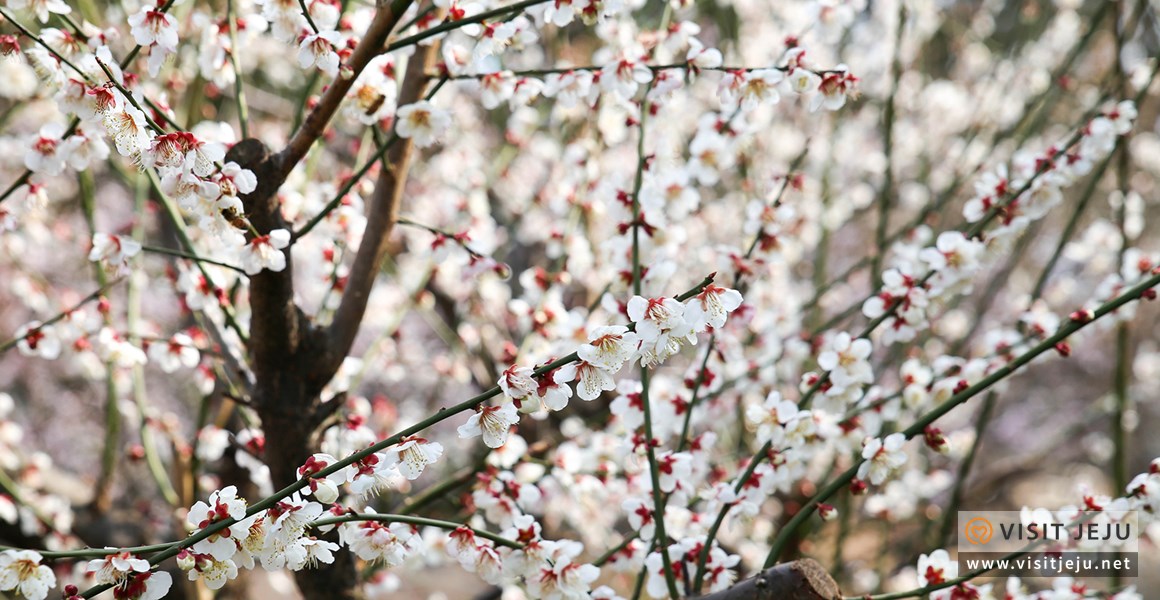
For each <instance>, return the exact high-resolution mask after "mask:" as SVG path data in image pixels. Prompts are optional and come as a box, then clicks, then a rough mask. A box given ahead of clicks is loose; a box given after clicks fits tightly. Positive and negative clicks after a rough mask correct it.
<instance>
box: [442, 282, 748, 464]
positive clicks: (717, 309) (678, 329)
mask: <svg viewBox="0 0 1160 600" xmlns="http://www.w3.org/2000/svg"><path fill="white" fill-rule="evenodd" d="M741 301H742V298H741V293H740V292H738V291H737V290H733V289H728V288H724V287H721V286H717V285H714V284H712V283H709V284H708V285H706V286H705V287H704V289H703V290H701V291H700V292H699V293H697V294H695V295H693V296H692V297H690V298H689V299H688V300H686V301H685V302H684V303H681V302H679V301H678V300H676V299H675V298H644V297H642V296H633V297H632V298H631V299H629V301H628V303H627V305H626V306H627V308H626V310H627V313H628V317H629V318H630V319H632V326H631V328H630V327H626V326H623V325H610V326H601V327H595V328H593V329H592V331H591V332H590V333H589V336H588V343H586V344H584V345H582V346H580V348H579V349H578V350H577V351H576V359H575V360H572V361H568V362H567V364H564V365H560V366H557V367H555V368H552V369H551V370H550V371H547V372H545V373H542V374H540V375H539V376H538V377H537V376H536V372H535V371H533V370H532V369H531V368H529V367H520V366H517V365H512V366H510V367H508V368H507V369H506V370H504V372H503V376H502V377H500V379H499V381H498V382H497V385H498V386H499V389H500V390H502V391H503V395H504V400H505V402H504V403H503V404H501V405H499V406H484V407H480V408H479V409H478V410H477V411H476V413H475V414H474V415H472V416H471V417H470V418H469V419H468V420H467V422H466V423H464V424H463V425H462V426H461V427H460V428H459V435H460V437H465V438H466V437H474V436H478V435H482V436H483V440H484V443H485V444H486V445H487V446H488V447H490V448H499V447H500V446H503V445H504V443H505V442H506V441H507V436H508V433H509V432H510V430H511V428H512V426H513V425H515V424H516V423H518V421H519V413H520V412H523V413H537V412H541V411H547V412H555V411H561V410H563V409H564V408H566V407H567V406H568V400H569V399H570V398H571V397H572V394H573V392H572V388H571V385H570V384H571V383H572V382H575V383H576V392H575V393H576V396H578V397H579V398H580V399H581V400H584V401H587V402H591V401H593V400H595V399H597V398H599V397H600V395H601V394H603V393H604V392H608V391H613V390H615V389H617V383H616V379H615V375H616V374H617V373H618V372H619V371H620V369H621V367H623V366H624V365H625V364H626V363H629V362H635V361H637V360H639V361H640V364H641V366H642V367H652V366H657V365H659V364H661V363H663V362H664V361H665V360H667V359H669V358H670V357H672V356H673V355H675V354H677V353H678V352H680V351H681V348H682V347H684V346H685V345H695V344H696V343H697V334H698V333H701V332H704V331H707V330H710V329H715V328H720V327H722V326H724V325H725V320H726V318H727V317H728V315H729V313H731V312H733V311H735V310H737V308H738V307H739V306H741Z"/></svg>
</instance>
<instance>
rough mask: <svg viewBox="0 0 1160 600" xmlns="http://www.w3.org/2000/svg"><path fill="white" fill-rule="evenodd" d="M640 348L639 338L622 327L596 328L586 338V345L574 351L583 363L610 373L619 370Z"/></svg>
mask: <svg viewBox="0 0 1160 600" xmlns="http://www.w3.org/2000/svg"><path fill="white" fill-rule="evenodd" d="M639 347H640V336H639V335H637V334H636V333H635V332H632V331H629V330H628V328H627V327H624V326H622V325H609V326H604V327H597V328H595V329H593V330H592V332H591V334H589V336H588V343H587V344H583V345H581V346H580V348H578V349H577V350H576V354H577V355H578V356H579V357H580V359H581V360H583V361H584V362H586V363H588V364H590V365H594V366H597V367H600V368H602V369H607V370H609V371H612V372H616V371H619V370H620V367H621V366H623V365H624V363H626V362H628V361H629V360H630V359H632V356H633V355H634V354H636V351H637V348H639Z"/></svg>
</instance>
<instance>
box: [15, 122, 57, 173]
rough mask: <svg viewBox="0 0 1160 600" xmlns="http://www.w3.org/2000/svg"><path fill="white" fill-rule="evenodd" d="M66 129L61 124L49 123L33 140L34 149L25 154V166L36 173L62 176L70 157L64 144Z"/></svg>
mask: <svg viewBox="0 0 1160 600" xmlns="http://www.w3.org/2000/svg"><path fill="white" fill-rule="evenodd" d="M63 136H64V127H63V126H62V125H61V124H60V123H49V124H47V125H45V126H44V127H41V128H40V132H39V133H38V134H37V135H36V137H35V138H33V140H32V147H31V148H29V149H28V152H25V153H24V166H25V167H27V168H28V170H29V171H32V172H34V173H43V174H45V175H60V173H61V171H63V170H64V166H65V163H66V159H67V157H68V154H67V147H66V146H65V144H64V143H62V141H63V140H62V137H63Z"/></svg>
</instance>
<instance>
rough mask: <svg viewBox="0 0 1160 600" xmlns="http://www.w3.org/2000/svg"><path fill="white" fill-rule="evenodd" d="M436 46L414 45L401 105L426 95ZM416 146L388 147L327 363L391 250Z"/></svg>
mask: <svg viewBox="0 0 1160 600" xmlns="http://www.w3.org/2000/svg"><path fill="white" fill-rule="evenodd" d="M436 47H437V44H431V45H428V46H420V47H419V48H416V49H415V54H414V55H413V56H411V59H410V61H409V63H408V64H407V73H406V75H405V76H404V78H403V86H402V90H401V91H400V92H399V106H404V105H407V104H412V103H414V102H418V101H419V100H420V99H422V97H423V88H424V87H425V84H426V83H427V75H426V73H427V71H428V70H429V69H430V68H431V66H432V64H433V62H434V58H435V49H436ZM413 149H414V145H413V144H412V143H411V140H404V139H400V140H399V141H398V142H396V143H395V144H394V145H393V146H392V147H391V150H390V152H388V153H387V156H386V166H385V167H384V168H383V170H382V171H380V172H379V178H378V181H376V182H375V191H374V194H372V196H371V199H370V207H369V208H368V211H369V212H368V215H367V226H366V230H365V232H364V233H363V239H362V244H361V245H360V246H359V248H358V254H356V255H355V258H354V264H353V265H352V266H351V269H350V275H349V276H348V278H347V284H346V289H345V291H344V292H343V294H342V302H341V304H339V306H338V310H337V311H335V313H334V321H333V322H332V323H331V325H330V330H329V332H328V338H329V340H328V348H327V350H328V351H327V362H328V366H327V368H331V367H333V368H334V369H337V368H338V366H339V365H341V364H342V360H343V359H344V358H345V357H346V355H347V353H348V352H350V347H351V345H352V344H353V343H354V338H355V336H356V335H357V334H358V330H359V325H360V324H361V323H362V319H363V315H364V314H365V313H366V308H367V301H368V300H369V299H370V294H371V289H372V288H373V287H374V283H375V278H376V276H377V275H378V273H379V269H380V268H381V266H382V264H383V259H384V258H385V257H386V254H387V241H388V238H389V237H390V234H391V230H392V229H393V228H394V225H395V222H396V221H397V220H398V219H399V205H400V203H401V202H402V199H403V187H404V186H405V185H406V182H407V171H408V169H409V168H410V165H411V154H412V151H413Z"/></svg>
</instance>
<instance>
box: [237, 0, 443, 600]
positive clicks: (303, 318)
mask: <svg viewBox="0 0 1160 600" xmlns="http://www.w3.org/2000/svg"><path fill="white" fill-rule="evenodd" d="M409 4H410V0H395V1H394V2H392V3H390V5H387V6H382V5H380V9H379V11H378V13H377V14H376V16H375V19H374V21H373V22H372V23H371V25H370V26H369V28H368V29H367V33H366V35H365V36H364V37H363V39H362V41H361V42H360V43H359V45H358V47H357V48H356V49H355V51H354V52H353V54H352V55H351V57H350V59H348V61H347V62H346V64H345V67H347V68H349V69H350V71H351V72H352V73H353V75H352V76H350V77H347V78H344V77H339V78H337V79H336V80H335V81H334V82H332V83H331V84H330V86H329V87H328V88H327V90H326V91H325V92H324V94H323V96H322V98H321V99H320V101H319V103H318V104H317V105H316V107H315V108H314V109H313V110H312V111H311V113H310V114H309V115H308V116H307V118H306V119H305V121H304V122H303V124H302V126H301V128H299V130H298V131H296V132H295V133H294V135H293V136H292V137H291V139H290V142H289V143H288V144H287V146H286V147H285V148H284V149H283V150H282V151H281V152H279V153H272V152H270V150H269V149H268V148H267V147H266V146H265V145H264V144H262V142H260V141H258V140H255V139H247V140H243V141H242V142H240V143H238V144H236V145H235V146H234V147H233V148H231V149H230V151H229V153H228V154H227V156H226V159H227V160H230V161H235V162H237V163H238V164H239V165H241V166H242V167H245V168H247V169H250V170H252V171H253V172H254V174H255V175H256V176H257V180H258V187H257V189H255V190H254V191H253V192H252V193H250V194H247V195H245V196H243V198H242V200H243V204H244V207H245V211H246V217H247V218H248V219H249V221H250V224H251V225H252V226H253V227H254V230H256V231H257V234H258V235H267V234H268V233H269V232H270V231H273V230H275V229H289V227H288V224H287V223H286V222H285V220H284V219H283V217H282V212H281V203H280V202H279V200H278V190H279V189H280V188H281V187H282V184H283V183H284V182H285V181H286V177H287V176H288V175H289V174H290V172H291V171H292V170H293V169H294V167H295V166H296V165H297V164H298V162H300V161H301V160H302V158H303V157H304V156H305V155H306V153H307V152H308V151H309V149H310V147H311V146H312V145H313V144H314V143H315V142H316V141H317V140H318V139H319V138H320V137H321V136H322V134H323V132H324V131H325V129H326V126H327V124H328V123H329V122H330V119H331V118H332V117H333V116H334V114H335V112H336V111H337V110H338V107H339V105H340V104H341V103H342V100H343V98H344V97H345V95H346V92H347V90H349V88H350V86H351V85H352V84H353V82H354V80H355V79H356V78H357V77H358V74H359V73H360V72H361V71H362V70H363V69H364V68H365V67H366V66H367V64H368V63H369V62H370V61H371V59H373V58H374V57H375V56H377V55H378V54H379V53H380V51H381V49H382V47H383V45H384V44H385V43H386V40H387V38H388V36H389V35H390V33H391V30H392V29H394V27H395V26H396V25H397V24H398V21H399V18H400V17H401V16H402V14H403V12H404V11H405V10H406V8H407V6H408V5H409ZM433 56H434V53H433V46H425V47H421V48H420V49H419V50H417V51H416V53H415V55H414V56H412V58H411V59H410V66H409V67H408V71H407V76H406V77H405V79H404V84H403V90H402V92H401V94H400V98H399V102H400V104H406V103H410V102H414V101H415V100H417V99H418V98H419V97H420V96H421V94H422V90H423V86H424V84H425V80H426V74H425V71H426V69H427V68H429V66H430V62H431V60H432V57H433ZM410 155H411V144H410V142H407V141H405V140H400V141H399V143H396V145H395V147H394V148H393V149H392V151H391V153H390V154H389V155H388V157H387V161H388V162H387V164H388V165H389V168H385V169H383V172H382V173H381V174H380V176H379V180H378V183H377V185H376V187H375V191H374V196H373V198H372V199H371V202H370V206H369V212H370V214H369V215H368V223H367V228H366V231H365V232H364V236H363V244H362V247H360V248H359V251H358V254H357V256H356V259H355V263H354V266H353V268H352V271H351V274H350V278H349V280H348V287H347V292H346V294H344V297H343V299H342V304H341V306H340V308H339V310H338V311H337V313H336V315H335V319H334V321H333V323H332V324H331V325H330V326H328V327H320V326H318V325H316V324H315V323H313V322H312V320H311V319H310V317H309V316H308V315H306V314H305V313H304V312H303V311H302V309H301V308H299V307H298V305H297V304H296V303H295V301H294V265H293V261H292V259H291V252H290V249H286V250H284V251H283V252H284V254H285V255H286V268H285V269H284V270H282V271H280V272H276V273H275V272H272V271H262V272H261V273H258V274H257V275H254V276H253V277H251V278H250V306H251V312H252V316H251V320H250V336H249V337H250V339H249V346H248V348H247V350H248V353H249V363H250V366H251V369H252V371H253V374H254V387H253V390H252V396H251V401H252V402H253V406H254V408H255V409H256V410H257V412H258V416H259V417H260V418H261V420H262V428H263V430H264V431H265V434H266V445H265V451H264V457H263V458H264V459H265V462H266V464H267V465H268V466H269V468H270V475H271V478H272V480H273V482H274V485H275V487H282V486H285V485H287V484H289V483H292V482H294V481H295V480H297V479H298V477H297V473H296V470H297V468H298V467H299V466H301V465H302V464H303V462H305V460H306V458H307V457H308V456H310V455H311V454H312V453H313V452H315V451H316V449H317V439H316V435H317V429H318V426H319V425H320V423H321V422H322V420H323V418H324V416H325V415H326V412H327V411H326V410H325V409H326V408H327V407H324V406H322V403H321V400H320V398H319V394H320V393H321V391H322V388H323V387H324V386H325V385H326V383H327V382H329V381H330V379H331V378H332V377H333V376H334V374H335V372H336V371H337V369H338V368H339V366H341V365H342V361H343V359H344V358H345V357H346V355H347V353H348V352H349V351H350V348H351V345H352V344H353V342H354V338H355V335H356V334H357V332H358V330H359V325H360V324H361V322H362V318H363V315H364V313H365V310H366V299H367V297H368V296H369V294H370V290H371V288H372V287H373V285H374V280H375V276H376V275H377V274H378V272H379V268H380V265H381V262H382V260H383V258H384V255H385V252H386V238H387V236H388V235H389V233H390V231H391V228H392V226H393V225H394V223H395V220H396V218H397V215H398V207H399V203H400V202H401V199H402V191H403V185H404V182H405V181H406V177H407V167H408V164H409V162H410ZM332 535H334V534H332ZM296 581H297V583H298V587H299V590H300V591H301V592H302V594H303V596H305V597H306V598H307V599H308V600H315V599H323V598H326V599H354V598H358V597H359V596H358V589H357V587H356V585H355V584H356V582H357V581H358V576H357V573H356V570H355V563H354V558H353V556H352V555H351V554H350V553H349V552H348V551H346V550H342V551H340V552H338V553H336V554H335V562H334V563H333V564H331V565H321V566H320V567H319V568H317V569H309V570H303V571H300V572H298V573H297V574H296Z"/></svg>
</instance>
